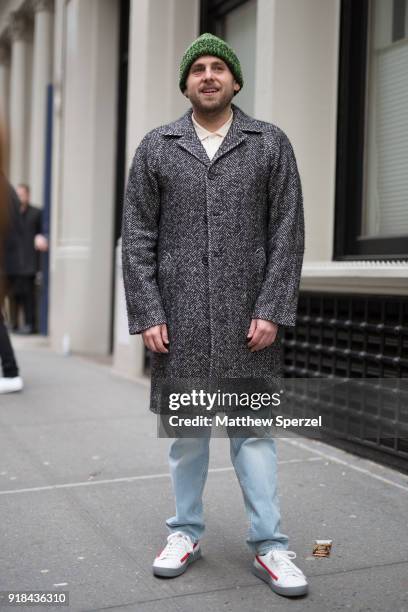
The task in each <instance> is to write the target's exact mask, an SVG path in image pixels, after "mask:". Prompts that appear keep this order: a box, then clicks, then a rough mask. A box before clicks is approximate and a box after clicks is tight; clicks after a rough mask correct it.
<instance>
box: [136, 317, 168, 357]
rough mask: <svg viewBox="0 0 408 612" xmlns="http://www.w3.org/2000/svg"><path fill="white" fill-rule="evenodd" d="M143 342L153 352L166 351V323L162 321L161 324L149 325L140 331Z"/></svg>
mask: <svg viewBox="0 0 408 612" xmlns="http://www.w3.org/2000/svg"><path fill="white" fill-rule="evenodd" d="M142 336H143V342H144V343H145V346H146V347H147V348H148V349H150V350H151V351H153V353H168V352H169V351H168V349H167V348H166V347H165V346H164V344H168V343H169V337H168V334H167V325H166V324H165V323H162V324H161V325H154V326H153V327H149V329H146V330H145V331H144V332H142Z"/></svg>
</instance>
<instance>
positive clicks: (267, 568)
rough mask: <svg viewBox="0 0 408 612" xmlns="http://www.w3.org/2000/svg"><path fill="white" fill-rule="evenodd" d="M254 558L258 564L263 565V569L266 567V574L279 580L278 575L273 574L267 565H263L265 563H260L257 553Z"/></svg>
mask: <svg viewBox="0 0 408 612" xmlns="http://www.w3.org/2000/svg"><path fill="white" fill-rule="evenodd" d="M255 559H256V560H257V561H258V563H259V564H260V565H262V567H263V568H264V569H266V571H267V572H268V574H269V575H270V576H272V578H273V579H274V580H279V578H278V576H276V574H274V573H273V572H272V571H271V570H270V569H269V567H268V566H266V565H265V563H262V561H261V560H260V558H259V557H258V555H256V557H255Z"/></svg>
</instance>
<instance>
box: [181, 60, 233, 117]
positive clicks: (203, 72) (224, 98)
mask: <svg viewBox="0 0 408 612" xmlns="http://www.w3.org/2000/svg"><path fill="white" fill-rule="evenodd" d="M239 89H240V86H239V84H238V83H237V82H236V81H235V79H234V75H233V74H232V72H231V70H230V69H229V67H228V66H227V64H226V63H225V62H224V61H223V60H222V59H220V58H218V57H214V56H212V55H204V56H202V57H199V58H197V59H196V61H195V62H194V63H193V64H192V65H191V67H190V70H189V73H188V76H187V80H186V90H185V92H184V94H185V95H186V96H187V98H189V100H190V102H191V104H192V106H193V109H195V108H196V109H197V110H198V111H199V112H201V113H210V114H212V113H216V112H219V111H222V110H223V109H224V108H226V107H227V106H228V105H229V104H230V102H231V100H232V98H233V97H234V93H235V92H236V91H239Z"/></svg>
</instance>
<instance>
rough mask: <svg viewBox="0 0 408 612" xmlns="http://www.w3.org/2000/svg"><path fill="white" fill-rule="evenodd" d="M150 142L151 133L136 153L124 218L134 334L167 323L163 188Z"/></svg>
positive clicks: (129, 311)
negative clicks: (160, 246)
mask: <svg viewBox="0 0 408 612" xmlns="http://www.w3.org/2000/svg"><path fill="white" fill-rule="evenodd" d="M148 143H149V135H147V136H145V137H144V139H143V140H142V142H141V143H140V145H139V147H138V148H137V150H136V153H135V155H134V158H133V161H132V164H131V167H130V171H129V177H128V183H127V188H126V193H125V204H124V211H123V218H122V268H123V282H124V288H125V296H126V307H127V314H128V324H129V333H130V334H140V333H141V332H142V331H144V330H146V329H148V328H149V327H152V326H153V325H159V324H161V323H166V322H167V321H166V316H165V312H164V308H163V305H162V300H161V296H160V292H159V288H158V285H157V280H156V266H157V259H156V258H157V255H156V253H157V248H156V247H157V239H158V230H159V216H160V189H159V184H158V180H157V177H156V175H155V173H154V170H153V168H152V165H151V160H150V159H149V147H148Z"/></svg>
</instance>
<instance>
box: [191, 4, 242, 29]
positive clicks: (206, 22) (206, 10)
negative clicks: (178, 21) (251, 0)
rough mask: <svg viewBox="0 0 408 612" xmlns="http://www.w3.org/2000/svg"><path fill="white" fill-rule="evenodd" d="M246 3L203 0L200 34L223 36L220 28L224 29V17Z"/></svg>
mask: <svg viewBox="0 0 408 612" xmlns="http://www.w3.org/2000/svg"><path fill="white" fill-rule="evenodd" d="M246 2H248V0H201V4H200V34H204V32H210V33H211V34H216V35H217V36H223V33H222V32H221V31H220V26H221V27H222V23H223V19H224V17H225V16H226V15H228V13H230V12H231V11H233V10H234V9H236V8H238V7H239V6H241V5H242V4H245V3H246Z"/></svg>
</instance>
